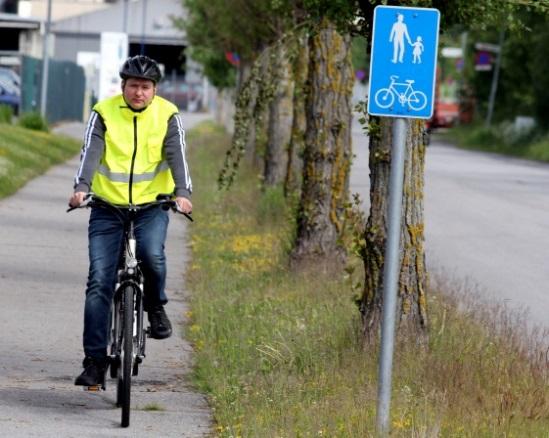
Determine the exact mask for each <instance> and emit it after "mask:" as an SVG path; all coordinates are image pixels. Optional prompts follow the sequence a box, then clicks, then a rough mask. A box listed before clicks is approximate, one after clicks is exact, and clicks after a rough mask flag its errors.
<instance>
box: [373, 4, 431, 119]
mask: <svg viewBox="0 0 549 438" xmlns="http://www.w3.org/2000/svg"><path fill="white" fill-rule="evenodd" d="M439 22H440V12H439V11H438V10H437V9H431V8H408V7H400V6H377V7H376V8H375V11H374V26H373V31H372V52H371V56H370V86H369V91H368V113H369V114H371V115H375V116H385V117H406V118H408V117H410V118H418V119H429V118H430V117H431V116H432V115H433V106H434V105H433V104H434V98H435V80H436V68H437V49H438V29H439Z"/></svg>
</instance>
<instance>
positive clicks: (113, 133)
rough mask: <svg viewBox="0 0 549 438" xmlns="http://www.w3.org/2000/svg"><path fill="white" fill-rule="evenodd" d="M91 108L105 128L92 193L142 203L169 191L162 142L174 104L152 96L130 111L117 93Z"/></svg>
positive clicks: (171, 186) (116, 200)
mask: <svg viewBox="0 0 549 438" xmlns="http://www.w3.org/2000/svg"><path fill="white" fill-rule="evenodd" d="M93 109H94V110H95V111H96V112H98V113H99V114H100V115H101V117H102V118H103V122H104V123H105V126H106V128H107V130H106V132H105V151H104V153H103V156H102V158H101V161H100V164H99V168H98V169H97V171H96V172H95V175H94V177H93V179H92V190H93V192H94V193H95V194H96V195H98V196H100V197H101V198H104V199H106V200H107V201H109V202H111V203H113V204H117V205H129V204H144V203H147V202H151V201H154V200H155V199H156V196H157V195H158V194H159V193H172V192H173V191H174V188H175V183H174V180H173V177H172V173H171V171H170V168H169V167H168V163H167V161H166V158H165V156H164V155H163V142H164V137H165V136H166V132H167V130H168V120H169V119H170V117H171V116H173V115H174V114H176V113H177V112H178V110H177V107H176V106H175V105H173V104H172V103H170V102H168V101H167V100H165V99H163V98H161V97H159V96H155V97H154V99H153V100H152V102H151V103H150V105H149V106H148V107H147V108H146V109H145V110H143V111H141V112H134V111H132V110H131V109H130V108H128V105H127V104H126V102H125V101H124V98H123V97H122V95H118V96H114V97H111V98H108V99H105V100H103V101H101V102H99V103H98V104H97V105H95V106H94V108H93Z"/></svg>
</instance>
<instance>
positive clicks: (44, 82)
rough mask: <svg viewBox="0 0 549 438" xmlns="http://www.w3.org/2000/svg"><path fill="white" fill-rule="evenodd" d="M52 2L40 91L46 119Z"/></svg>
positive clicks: (49, 2)
mask: <svg viewBox="0 0 549 438" xmlns="http://www.w3.org/2000/svg"><path fill="white" fill-rule="evenodd" d="M51 1H52V0H48V17H47V19H46V25H45V29H44V43H43V44H44V46H43V47H42V89H41V90H40V114H41V115H42V117H43V118H44V119H47V117H46V103H47V99H48V74H49V66H50V58H49V50H48V49H49V45H50V28H51Z"/></svg>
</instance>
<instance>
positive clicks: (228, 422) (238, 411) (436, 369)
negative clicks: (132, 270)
mask: <svg viewBox="0 0 549 438" xmlns="http://www.w3.org/2000/svg"><path fill="white" fill-rule="evenodd" d="M188 143H189V145H191V147H193V145H194V147H193V150H192V155H191V164H192V167H193V169H192V170H193V177H194V180H195V186H196V195H195V197H194V210H195V213H194V215H195V218H196V222H195V223H194V224H193V226H192V237H191V246H192V254H193V256H192V262H191V264H190V266H189V270H188V277H187V282H188V286H189V288H190V290H191V293H192V298H191V303H190V308H191V310H190V313H189V315H188V316H189V320H190V322H189V324H188V326H187V327H186V336H187V337H188V338H189V339H190V340H191V342H192V343H193V345H194V348H195V352H196V365H195V371H194V379H195V382H196V384H197V385H198V386H199V388H201V389H202V390H203V391H204V392H206V393H207V394H208V397H209V400H210V402H211V405H212V407H213V410H214V415H215V420H216V428H215V434H216V435H217V436H221V437H237V436H244V437H261V438H263V437H319V436H328V437H369V436H375V434H374V423H375V404H376V392H377V387H376V381H377V354H378V353H377V351H378V348H377V345H366V344H365V343H364V341H363V337H362V334H361V324H360V318H359V314H358V310H357V308H356V305H355V304H354V302H353V296H352V295H353V293H352V292H351V287H350V279H346V278H344V276H343V275H337V274H333V273H332V274H331V275H327V274H323V273H322V272H316V271H315V270H314V269H311V270H309V271H307V272H295V273H294V272H290V271H289V270H288V269H287V268H286V267H287V250H288V247H289V244H290V240H291V236H292V227H291V226H290V225H288V224H289V223H291V220H289V219H290V218H291V211H290V209H289V208H288V207H287V206H286V203H285V202H284V200H283V197H282V194H281V191H279V190H276V189H273V190H269V191H267V192H262V191H261V190H260V187H259V180H258V178H257V175H255V174H254V172H253V171H252V170H250V169H244V170H243V171H242V172H241V173H240V175H239V177H238V178H237V181H236V185H235V186H234V187H233V188H232V189H231V191H229V192H219V191H218V190H217V187H216V176H217V172H218V170H219V168H220V166H221V160H222V159H223V153H224V150H225V148H226V147H227V145H228V138H227V136H226V135H225V134H224V133H223V131H222V130H220V129H219V128H218V127H216V126H214V125H212V124H205V125H201V126H200V127H199V129H197V130H195V131H193V132H192V133H190V135H189V141H188ZM351 280H352V281H356V280H357V278H355V279H351ZM429 317H430V338H429V344H428V346H427V347H425V348H420V347H418V346H417V343H416V341H415V339H414V338H413V336H410V335H406V334H405V333H401V334H400V335H399V340H398V343H397V349H396V354H395V369H394V377H393V394H392V411H391V427H392V430H393V432H392V435H391V436H397V437H401V436H402V437H435V436H442V437H496V436H497V437H503V436H506V437H511V436H515V437H549V394H548V384H549V370H548V363H547V356H546V350H544V349H543V343H542V341H543V338H542V337H541V336H537V337H536V336H534V337H531V338H526V337H525V336H524V334H523V333H522V332H521V331H520V322H521V320H520V319H519V320H518V321H517V320H515V319H513V318H512V317H510V314H508V313H507V312H505V311H504V309H503V310H502V309H497V308H496V309H494V308H490V307H486V306H485V305H484V304H481V303H480V302H479V301H478V300H477V299H476V298H474V297H472V296H471V295H468V294H464V292H463V291H461V290H460V288H459V287H456V286H453V285H450V284H445V283H437V284H433V286H432V290H431V291H430V294H429Z"/></svg>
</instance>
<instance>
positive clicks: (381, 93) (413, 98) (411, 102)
mask: <svg viewBox="0 0 549 438" xmlns="http://www.w3.org/2000/svg"><path fill="white" fill-rule="evenodd" d="M397 79H398V76H395V75H391V83H390V84H389V88H380V89H379V90H378V91H377V92H376V94H375V96H374V99H375V102H376V104H377V106H379V107H380V108H389V107H390V106H391V105H393V103H394V101H395V97H396V98H397V99H398V101H399V102H400V104H401V105H402V106H405V105H406V104H408V106H409V107H410V109H412V110H414V111H421V110H422V109H423V108H425V106H427V96H426V95H425V93H423V92H421V91H416V90H414V88H413V87H412V84H413V83H414V82H415V81H414V80H413V79H406V80H405V81H404V82H396V80H397ZM396 87H399V88H400V89H403V92H399V91H398V90H397V88H396ZM402 87H404V88H402Z"/></svg>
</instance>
